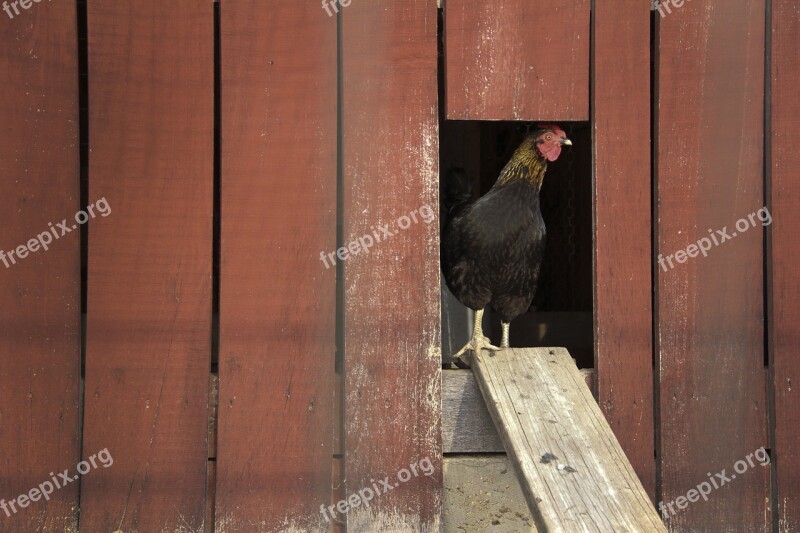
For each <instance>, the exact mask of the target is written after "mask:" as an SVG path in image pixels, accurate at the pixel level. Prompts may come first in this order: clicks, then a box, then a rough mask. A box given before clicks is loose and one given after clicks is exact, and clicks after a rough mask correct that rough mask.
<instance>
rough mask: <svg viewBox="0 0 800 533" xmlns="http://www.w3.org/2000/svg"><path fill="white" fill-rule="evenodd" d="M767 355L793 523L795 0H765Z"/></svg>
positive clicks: (799, 422) (788, 523) (797, 381)
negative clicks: (768, 5)
mask: <svg viewBox="0 0 800 533" xmlns="http://www.w3.org/2000/svg"><path fill="white" fill-rule="evenodd" d="M771 39H772V68H771V74H772V79H771V80H770V83H771V88H772V91H771V92H772V95H771V98H772V108H771V115H772V131H771V132H770V133H771V151H772V160H771V162H770V163H771V165H770V170H771V184H772V191H771V196H772V198H771V207H772V215H773V218H774V220H775V222H774V224H773V225H772V231H771V241H772V242H771V247H772V254H771V259H772V260H771V279H770V284H771V294H770V297H771V312H770V314H769V317H770V325H771V328H770V329H771V331H770V333H771V342H770V346H771V348H772V354H771V362H772V367H773V379H774V382H773V393H774V395H775V399H774V402H775V403H774V405H775V434H774V435H775V453H776V455H777V459H776V466H777V478H778V479H777V486H778V494H777V501H776V504H777V506H778V526H779V527H778V529H779V531H781V532H783V531H787V532H788V531H797V530H800V476H799V475H798V472H800V433H798V428H800V398H798V386H799V385H800V375H798V370H800V366H798V362H797V348H798V346H800V273H798V268H797V265H798V263H800V240H798V239H797V228H798V227H800V179H798V168H800V150H798V146H800V123H798V117H800V100H798V98H797V87H798V86H800V54H798V50H800V8H799V7H798V4H797V3H796V2H790V1H788V0H774V1H773V2H772V35H771Z"/></svg>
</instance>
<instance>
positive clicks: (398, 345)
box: [342, 1, 442, 532]
mask: <svg viewBox="0 0 800 533" xmlns="http://www.w3.org/2000/svg"><path fill="white" fill-rule="evenodd" d="M342 24H343V26H342V38H343V45H342V47H343V51H342V54H343V57H342V61H343V64H342V70H343V74H342V76H343V102H342V105H343V109H342V114H343V118H342V121H343V124H342V127H343V130H344V139H343V142H344V147H343V157H344V203H345V206H344V217H345V221H344V232H343V233H344V241H345V242H344V243H343V244H344V245H345V246H347V245H348V244H349V243H351V242H358V239H359V238H362V237H363V236H365V235H367V236H371V237H372V238H373V240H374V241H375V242H374V243H373V245H372V247H371V248H369V253H363V252H362V253H358V254H357V255H352V256H350V257H348V258H347V260H346V261H345V262H344V272H345V279H344V285H345V295H346V301H345V330H344V340H345V372H346V376H345V454H346V455H345V462H346V474H347V493H348V494H352V493H354V492H357V491H359V490H362V489H365V488H370V487H373V486H374V484H375V485H377V486H378V487H379V488H380V484H379V481H378V480H383V479H384V478H385V477H386V476H388V479H389V483H397V486H396V487H394V488H393V489H392V490H391V492H387V493H386V494H382V495H380V496H376V497H375V498H374V499H373V500H372V501H371V502H369V507H365V506H363V505H361V506H358V507H356V508H354V509H351V510H350V511H349V514H347V527H348V531H350V532H366V531H369V532H373V531H438V530H439V525H440V514H441V505H442V502H441V493H442V472H441V455H442V452H441V419H440V417H441V414H440V405H441V392H440V391H441V353H440V352H441V348H440V342H441V339H440V325H439V317H440V315H439V306H440V304H439V261H438V259H439V239H438V234H439V232H438V223H437V221H436V220H435V215H432V216H431V217H428V218H427V220H423V217H425V213H429V214H431V213H435V212H436V211H437V210H438V181H437V172H438V129H437V115H438V113H437V103H436V102H437V87H436V77H437V74H436V70H437V69H436V56H437V51H436V33H437V13H436V3H435V2H429V1H425V2H393V3H368V2H360V3H353V4H351V5H350V6H349V7H347V8H346V9H344V10H343V13H342ZM425 206H427V208H429V209H430V211H428V210H427V209H426V208H425ZM420 211H422V213H421V212H420ZM412 212H413V213H414V215H413V216H414V217H415V219H416V222H414V221H412V220H410V219H411V217H412ZM401 217H408V219H402V220H401ZM426 222H427V223H426ZM382 226H384V227H385V228H386V229H388V231H389V232H392V234H393V235H392V236H391V237H385V236H384V235H385V234H384V233H383V231H382V230H381V229H379V228H380V227H382ZM401 227H406V229H400V228H401ZM376 235H377V237H376ZM378 241H379V242H378ZM425 458H428V459H429V460H430V461H431V464H432V466H433V469H434V470H433V473H432V475H430V476H425V475H419V476H415V477H412V478H411V479H410V480H408V481H407V482H405V483H401V482H400V481H399V480H398V477H397V476H398V472H399V471H400V470H401V469H402V468H409V467H410V465H412V464H414V463H415V462H417V461H420V460H424V459H425ZM392 480H394V481H392Z"/></svg>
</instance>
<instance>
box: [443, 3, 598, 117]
mask: <svg viewBox="0 0 800 533" xmlns="http://www.w3.org/2000/svg"><path fill="white" fill-rule="evenodd" d="M589 5H590V3H589V0H496V1H494V2H486V1H483V0H447V2H446V3H445V6H444V8H445V9H444V12H445V19H444V20H445V25H444V29H445V72H446V79H445V83H446V85H445V94H446V106H445V107H446V109H445V110H446V112H447V118H449V119H469V120H537V119H549V120H587V119H588V118H589Z"/></svg>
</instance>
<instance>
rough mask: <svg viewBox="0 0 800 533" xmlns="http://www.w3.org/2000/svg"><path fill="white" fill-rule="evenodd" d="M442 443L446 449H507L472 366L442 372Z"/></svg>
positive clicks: (462, 450)
mask: <svg viewBox="0 0 800 533" xmlns="http://www.w3.org/2000/svg"><path fill="white" fill-rule="evenodd" d="M442 447H443V449H444V453H486V452H501V453H502V452H504V451H505V449H504V448H503V443H502V442H500V438H499V437H498V436H497V429H495V427H494V422H493V421H492V417H491V415H490V414H489V411H488V410H487V409H486V403H485V402H484V401H483V396H481V391H480V389H479V388H478V384H477V383H476V382H475V376H474V375H473V374H472V372H471V371H469V370H446V371H444V372H442Z"/></svg>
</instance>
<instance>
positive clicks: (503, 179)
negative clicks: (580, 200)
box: [442, 124, 572, 358]
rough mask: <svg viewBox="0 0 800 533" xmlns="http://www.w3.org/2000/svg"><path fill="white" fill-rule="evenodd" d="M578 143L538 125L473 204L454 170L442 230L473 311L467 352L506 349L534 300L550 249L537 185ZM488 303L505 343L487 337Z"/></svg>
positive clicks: (448, 269) (453, 281)
mask: <svg viewBox="0 0 800 533" xmlns="http://www.w3.org/2000/svg"><path fill="white" fill-rule="evenodd" d="M564 145H572V142H571V141H570V140H569V139H568V138H567V135H566V134H565V133H564V131H563V130H562V129H561V128H559V127H558V126H556V125H555V124H540V125H539V126H538V129H537V130H536V131H534V132H533V133H531V134H530V135H528V136H527V137H526V138H525V140H524V141H522V144H520V146H519V147H518V148H517V149H516V151H515V152H514V155H513V156H512V157H511V160H510V161H509V162H508V163H507V164H506V166H505V167H504V168H503V170H502V171H501V172H500V176H499V177H498V178H497V182H495V184H494V186H493V187H492V189H491V190H490V191H489V192H488V193H486V194H485V195H484V196H482V197H481V198H480V199H478V200H477V201H475V202H473V203H470V202H469V198H470V194H469V185H468V180H466V179H465V175H464V174H463V172H462V173H459V172H455V173H452V174H451V176H450V177H449V179H448V183H447V184H446V190H445V204H446V205H445V207H446V209H447V215H446V216H447V221H446V222H445V227H444V231H443V233H442V271H443V273H444V278H445V281H446V282H447V286H448V287H449V288H450V291H451V292H452V293H453V295H454V296H455V297H456V298H458V300H459V301H460V302H461V303H463V304H464V305H466V306H467V307H469V308H471V309H473V310H474V311H475V324H474V327H473V332H472V339H471V340H470V341H469V342H468V343H467V344H466V346H464V347H463V348H462V349H461V350H459V351H458V353H456V354H455V357H456V358H457V357H459V356H460V355H461V354H463V353H464V352H465V351H466V350H468V349H471V350H472V351H473V353H477V352H478V350H480V349H486V350H492V351H495V350H500V349H501V348H508V336H509V328H510V323H511V321H512V320H513V319H514V318H515V317H517V316H518V315H521V314H522V313H524V312H525V311H527V310H528V308H529V307H530V305H531V302H532V301H533V296H534V294H535V293H536V284H537V282H538V279H539V269H540V267H541V264H542V257H543V256H544V248H545V236H546V231H545V224H544V220H543V219H542V213H541V210H540V206H539V190H540V189H541V186H542V181H543V180H544V175H545V172H546V171H547V163H548V162H551V161H555V160H556V159H558V156H559V155H560V154H561V147H562V146H564ZM487 305H491V306H492V308H493V309H494V310H495V311H497V313H498V314H499V315H500V319H501V321H502V326H503V339H502V342H501V344H500V348H498V347H496V346H493V345H492V344H491V343H490V341H489V339H488V338H486V337H485V336H484V335H483V329H482V320H483V312H484V309H485V307H486V306H487Z"/></svg>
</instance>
